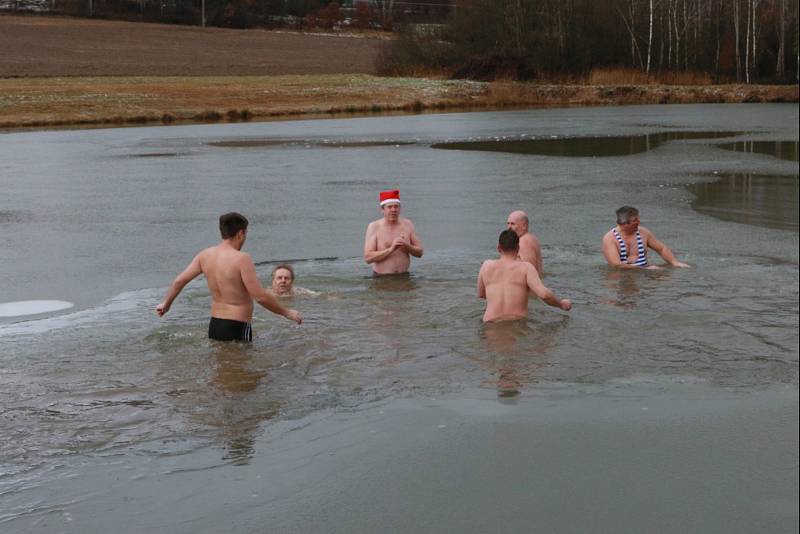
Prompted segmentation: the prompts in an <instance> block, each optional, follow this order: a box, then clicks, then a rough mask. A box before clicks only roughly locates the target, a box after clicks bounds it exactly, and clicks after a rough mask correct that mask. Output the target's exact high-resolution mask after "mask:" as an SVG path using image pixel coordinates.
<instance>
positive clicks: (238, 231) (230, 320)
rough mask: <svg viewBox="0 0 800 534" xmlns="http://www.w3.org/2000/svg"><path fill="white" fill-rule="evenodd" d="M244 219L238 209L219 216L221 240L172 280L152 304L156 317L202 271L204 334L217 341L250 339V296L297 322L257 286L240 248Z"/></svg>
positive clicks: (299, 317) (295, 315)
mask: <svg viewBox="0 0 800 534" xmlns="http://www.w3.org/2000/svg"><path fill="white" fill-rule="evenodd" d="M247 225H248V222H247V219H246V218H245V217H244V216H243V215H240V214H238V213H226V214H225V215H222V216H221V217H220V218H219V231H220V234H222V242H221V243H219V244H218V245H215V246H213V247H209V248H207V249H205V250H203V251H201V252H200V253H199V254H198V255H197V256H195V257H194V259H193V260H192V262H191V263H190V264H189V266H188V267H186V269H185V270H184V271H183V272H182V273H181V274H179V275H178V277H177V278H175V281H173V282H172V285H171V286H170V288H169V290H168V291H167V296H166V297H165V298H164V302H162V303H161V304H159V305H158V306H157V307H156V313H158V315H159V317H162V316H163V315H164V314H166V313H167V312H168V311H169V309H170V306H172V301H174V300H175V298H176V297H177V296H178V294H179V293H180V292H181V290H182V289H183V288H184V287H185V286H186V284H188V283H189V282H191V281H192V280H194V279H195V278H196V277H197V276H199V275H200V274H204V275H205V277H206V281H207V282H208V289H209V291H210V292H211V301H212V302H211V321H210V322H209V325H208V337H209V338H211V339H215V340H218V341H252V340H253V331H252V328H251V326H250V323H251V321H252V319H253V300H255V301H256V302H258V303H259V304H261V305H262V306H263V307H265V308H266V309H268V310H269V311H271V312H272V313H275V314H278V315H283V316H284V317H286V318H287V319H290V320H292V321H295V322H296V323H297V324H301V323H302V322H303V316H302V315H300V313H299V312H298V311H297V310H292V309H288V308H286V307H284V306H283V305H282V304H281V303H280V302H278V300H277V299H276V298H275V296H274V295H273V294H272V293H270V292H269V291H267V290H265V289H264V288H263V287H262V286H261V282H260V281H259V279H258V276H257V275H256V267H255V265H254V264H253V259H252V258H251V257H250V255H249V254H246V253H244V252H242V247H243V246H244V242H245V240H246V239H247Z"/></svg>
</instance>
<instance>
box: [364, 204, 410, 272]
mask: <svg viewBox="0 0 800 534" xmlns="http://www.w3.org/2000/svg"><path fill="white" fill-rule="evenodd" d="M378 201H379V202H380V206H381V211H382V212H383V218H382V219H378V220H377V221H372V222H371V223H369V226H367V235H366V237H365V238H364V260H365V261H366V262H367V263H370V264H372V270H373V272H374V273H375V274H377V275H381V274H397V273H405V272H408V267H409V266H410V265H411V256H414V257H415V258H421V257H422V242H421V241H420V240H419V238H418V237H417V233H416V231H415V230H414V223H412V222H411V221H410V220H409V219H404V218H402V217H400V191H398V190H396V189H395V190H392V191H382V192H381V194H380V195H379V197H378Z"/></svg>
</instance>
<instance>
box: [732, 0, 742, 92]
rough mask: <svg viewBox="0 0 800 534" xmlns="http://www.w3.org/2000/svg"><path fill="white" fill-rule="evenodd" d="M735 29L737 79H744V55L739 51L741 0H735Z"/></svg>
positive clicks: (739, 80)
mask: <svg viewBox="0 0 800 534" xmlns="http://www.w3.org/2000/svg"><path fill="white" fill-rule="evenodd" d="M733 29H734V32H735V34H736V46H735V47H734V48H736V81H737V82H741V81H742V57H741V54H740V53H739V42H740V41H739V0H733Z"/></svg>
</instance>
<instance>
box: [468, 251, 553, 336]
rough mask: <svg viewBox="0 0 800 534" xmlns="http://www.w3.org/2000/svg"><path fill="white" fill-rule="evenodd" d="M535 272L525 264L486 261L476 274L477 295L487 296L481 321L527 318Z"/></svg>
mask: <svg viewBox="0 0 800 534" xmlns="http://www.w3.org/2000/svg"><path fill="white" fill-rule="evenodd" d="M531 275H532V276H535V277H536V279H537V280H538V278H539V277H538V276H537V275H536V271H535V269H534V268H533V266H532V265H531V264H529V263H527V262H521V261H510V260H508V259H502V258H501V259H499V260H487V261H485V262H484V263H483V265H482V266H481V270H480V274H479V275H478V293H479V295H480V294H481V285H483V295H482V296H485V297H486V312H485V313H484V314H483V320H484V322H487V321H502V320H507V319H520V318H523V317H527V316H528V291H529V290H530V289H531V287H530V285H531V280H529V277H530V276H531Z"/></svg>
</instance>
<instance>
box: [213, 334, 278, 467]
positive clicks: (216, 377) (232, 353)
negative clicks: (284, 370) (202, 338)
mask: <svg viewBox="0 0 800 534" xmlns="http://www.w3.org/2000/svg"><path fill="white" fill-rule="evenodd" d="M211 344H212V348H211V350H212V360H211V361H212V365H213V373H212V375H211V384H210V386H211V388H212V391H213V393H215V395H213V396H212V397H211V399H210V401H211V402H214V403H216V404H217V405H216V406H214V407H212V408H214V409H213V410H212V413H213V414H215V415H214V416H212V418H211V420H209V421H207V423H208V424H210V425H212V426H216V427H217V428H218V429H219V434H218V436H217V439H218V440H219V441H220V442H221V443H222V446H223V447H224V449H225V451H226V452H225V455H224V457H223V458H224V459H226V460H231V461H233V463H235V464H238V465H245V464H247V463H249V461H250V458H252V457H253V454H254V443H255V435H256V433H257V432H258V429H259V425H260V424H261V422H262V421H265V420H269V419H272V418H274V417H276V416H277V415H278V412H279V409H280V403H279V402H278V401H274V400H269V399H267V398H265V395H259V394H258V386H259V384H260V383H261V382H262V380H263V379H264V378H265V377H266V376H267V371H266V370H265V369H258V368H257V365H256V361H257V359H258V355H257V353H256V351H255V350H254V347H252V346H251V345H250V344H245V343H218V342H211Z"/></svg>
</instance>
